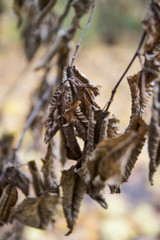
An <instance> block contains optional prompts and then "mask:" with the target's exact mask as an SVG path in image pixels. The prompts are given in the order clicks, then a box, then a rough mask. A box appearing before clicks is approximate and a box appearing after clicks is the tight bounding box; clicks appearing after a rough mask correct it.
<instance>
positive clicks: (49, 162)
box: [42, 140, 58, 191]
mask: <svg viewBox="0 0 160 240" xmlns="http://www.w3.org/2000/svg"><path fill="white" fill-rule="evenodd" d="M54 148H55V144H54V142H53V140H52V142H50V143H49V144H48V148H47V153H46V156H45V158H44V159H43V167H42V173H43V179H44V180H43V181H44V188H45V190H48V191H50V190H55V189H57V186H58V183H57V178H56V174H55V167H54V161H55V154H54Z"/></svg>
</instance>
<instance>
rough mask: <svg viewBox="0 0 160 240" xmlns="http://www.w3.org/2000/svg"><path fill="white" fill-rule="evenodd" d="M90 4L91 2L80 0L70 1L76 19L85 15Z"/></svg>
mask: <svg viewBox="0 0 160 240" xmlns="http://www.w3.org/2000/svg"><path fill="white" fill-rule="evenodd" d="M91 4H92V1H91V0H80V1H79V0H73V1H72V6H73V7H74V9H75V12H76V17H77V18H80V17H82V16H83V15H84V14H85V13H87V12H88V10H89V8H90V6H91Z"/></svg>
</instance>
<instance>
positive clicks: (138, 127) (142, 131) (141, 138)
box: [123, 115, 148, 182]
mask: <svg viewBox="0 0 160 240" xmlns="http://www.w3.org/2000/svg"><path fill="white" fill-rule="evenodd" d="M133 130H134V131H136V132H137V134H138V136H137V143H136V146H135V148H134V149H133V151H132V153H131V156H130V159H129V160H128V163H127V165H126V169H125V173H124V176H123V182H127V181H128V178H129V176H130V174H131V171H132V169H133V168H134V165H135V163H136V161H137V159H138V156H139V154H140V153H141V151H142V148H143V146H144V143H145V140H146V134H147V132H148V126H147V124H146V123H145V122H144V121H143V120H142V119H141V118H140V117H139V116H136V115H135V116H134V117H133V118H132V119H131V122H130V125H129V127H128V128H127V130H126V132H130V131H133Z"/></svg>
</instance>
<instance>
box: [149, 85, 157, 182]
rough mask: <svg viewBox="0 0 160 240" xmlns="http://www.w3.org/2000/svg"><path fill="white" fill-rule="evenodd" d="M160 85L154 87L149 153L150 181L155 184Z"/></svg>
mask: <svg viewBox="0 0 160 240" xmlns="http://www.w3.org/2000/svg"><path fill="white" fill-rule="evenodd" d="M159 96H160V83H159V82H157V83H156V84H155V87H154V96H153V106H152V118H151V123H150V127H149V138H148V151H149V157H150V164H149V180H150V182H151V184H153V175H154V173H155V171H156V169H157V167H158V165H159V164H160V154H159V153H160V97H159Z"/></svg>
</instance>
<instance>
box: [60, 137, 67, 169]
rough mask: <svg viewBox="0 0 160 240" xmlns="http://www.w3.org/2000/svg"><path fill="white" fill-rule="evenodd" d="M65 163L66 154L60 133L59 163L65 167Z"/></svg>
mask: <svg viewBox="0 0 160 240" xmlns="http://www.w3.org/2000/svg"><path fill="white" fill-rule="evenodd" d="M66 161H67V154H66V149H65V144H64V141H63V137H62V133H61V134H60V162H61V164H62V166H64V165H65V163H66Z"/></svg>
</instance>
